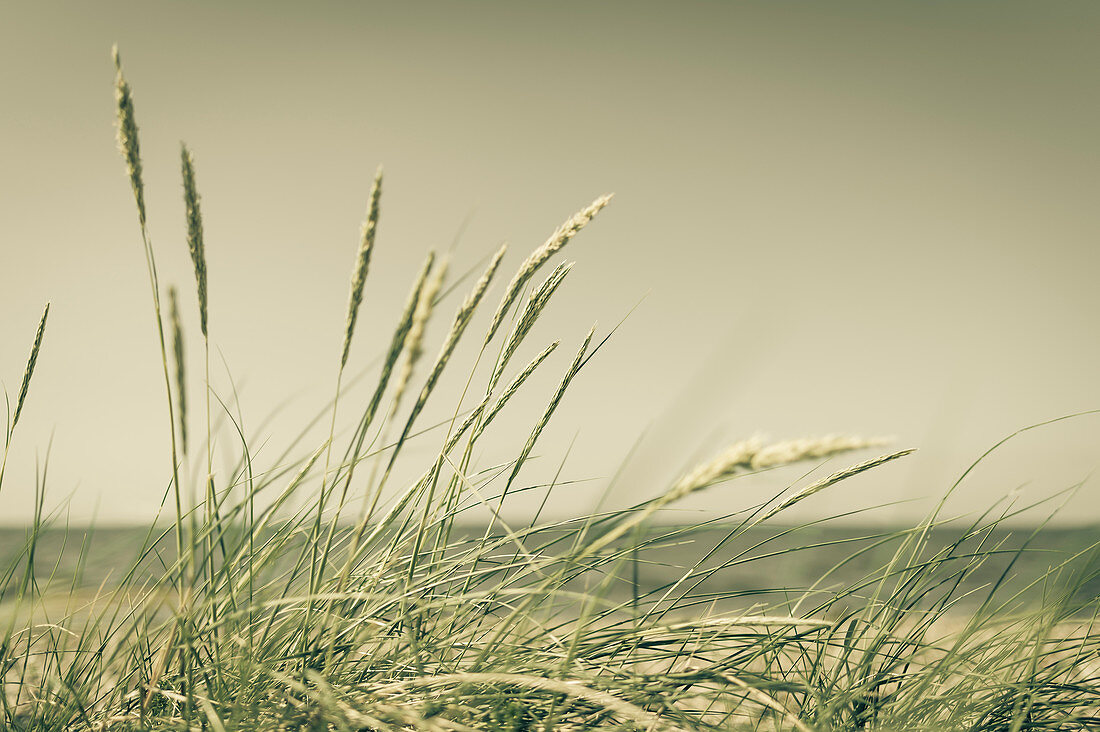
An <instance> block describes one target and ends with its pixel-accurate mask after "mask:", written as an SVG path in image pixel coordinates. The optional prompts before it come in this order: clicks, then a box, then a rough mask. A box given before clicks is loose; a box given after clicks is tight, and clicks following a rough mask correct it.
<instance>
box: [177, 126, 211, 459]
mask: <svg viewBox="0 0 1100 732" xmlns="http://www.w3.org/2000/svg"><path fill="white" fill-rule="evenodd" d="M180 168H181V170H182V173H183V202H184V204H185V205H186V208H187V248H188V250H189V251H190V252H191V263H192V264H193V265H194V266H195V285H196V287H197V289H198V295H199V327H200V328H201V330H202V335H203V338H205V337H206V336H207V331H206V322H207V295H206V246H205V244H204V243H203V238H202V211H201V210H200V209H199V191H198V188H197V187H196V186H195V159H194V157H192V155H191V152H190V151H189V150H188V149H187V146H186V145H180ZM184 452H186V450H185V451H184Z"/></svg>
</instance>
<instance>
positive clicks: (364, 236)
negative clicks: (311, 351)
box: [340, 166, 382, 369]
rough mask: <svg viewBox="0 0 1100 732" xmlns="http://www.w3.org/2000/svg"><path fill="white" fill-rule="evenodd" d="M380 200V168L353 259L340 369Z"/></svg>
mask: <svg viewBox="0 0 1100 732" xmlns="http://www.w3.org/2000/svg"><path fill="white" fill-rule="evenodd" d="M381 198H382V166H378V170H377V172H375V174H374V182H373V183H372V184H371V188H370V201H369V202H368V204H367V218H366V219H365V220H364V221H363V228H362V230H361V232H360V238H359V253H358V254H357V255H356V259H355V272H354V273H353V274H352V278H351V294H350V296H349V297H348V317H347V321H346V324H345V327H344V349H343V352H342V353H341V355H340V368H341V369H342V368H344V365H345V364H347V362H348V353H349V352H350V350H351V337H352V336H353V335H354V334H355V321H356V319H357V318H358V317H359V305H360V304H361V303H362V302H363V285H364V284H365V283H366V281H367V271H368V270H369V269H370V256H371V252H372V251H373V250H374V236H375V233H376V232H377V230H378V213H379V202H380V200H381Z"/></svg>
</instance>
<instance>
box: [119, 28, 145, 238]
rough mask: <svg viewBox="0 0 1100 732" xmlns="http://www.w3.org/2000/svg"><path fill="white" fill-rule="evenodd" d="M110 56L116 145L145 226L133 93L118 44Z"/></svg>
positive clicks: (142, 185)
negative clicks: (113, 81) (116, 128)
mask: <svg viewBox="0 0 1100 732" xmlns="http://www.w3.org/2000/svg"><path fill="white" fill-rule="evenodd" d="M111 58H112V59H113V60H114V62H115V102H116V107H117V120H116V121H117V124H118V146H119V150H120V151H121V152H122V157H123V159H124V160H125V161H126V172H127V174H128V175H129V176H130V188H131V189H132V190H133V192H134V201H135V202H136V203H137V209H138V219H139V221H140V223H141V227H142V229H144V228H145V185H144V183H143V182H142V178H141V146H140V145H139V143H138V128H137V122H136V121H135V119H134V95H133V92H132V91H131V89H130V85H129V84H128V83H127V82H126V78H125V77H124V76H123V75H122V59H121V58H120V57H119V55H118V46H114V47H113V48H112V49H111Z"/></svg>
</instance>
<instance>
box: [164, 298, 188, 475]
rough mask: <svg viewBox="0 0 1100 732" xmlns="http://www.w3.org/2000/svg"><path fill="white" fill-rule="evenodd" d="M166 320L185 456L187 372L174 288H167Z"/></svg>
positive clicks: (178, 309)
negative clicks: (174, 366)
mask: <svg viewBox="0 0 1100 732" xmlns="http://www.w3.org/2000/svg"><path fill="white" fill-rule="evenodd" d="M168 319H169V320H170V321H171V323H172V355H173V356H174V357H175V361H176V396H177V397H178V400H177V401H178V402H179V422H180V443H181V445H182V447H183V454H184V455H186V454H187V370H186V367H185V361H184V354H183V326H182V325H181V323H180V308H179V297H178V293H177V292H176V288H175V287H169V288H168Z"/></svg>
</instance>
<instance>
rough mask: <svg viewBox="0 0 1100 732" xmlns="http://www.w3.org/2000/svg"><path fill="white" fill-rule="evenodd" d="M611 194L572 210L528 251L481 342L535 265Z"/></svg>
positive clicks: (488, 336)
mask: <svg viewBox="0 0 1100 732" xmlns="http://www.w3.org/2000/svg"><path fill="white" fill-rule="evenodd" d="M611 195H612V194H607V195H604V196H600V197H599V198H597V199H596V200H595V201H593V202H592V203H591V204H589V205H588V207H587V208H585V209H584V210H582V211H580V212H579V213H576V214H574V215H573V217H572V218H570V219H569V220H568V221H566V222H565V223H564V224H562V225H561V226H559V227H558V229H557V230H556V231H555V232H554V233H553V234H551V235H550V238H549V239H547V240H546V242H545V243H544V244H543V245H542V246H541V247H539V248H538V249H536V250H535V251H534V252H532V253H531V255H530V256H529V257H527V259H525V260H524V262H523V264H521V265H520V268H519V270H518V271H517V272H516V275H515V277H513V278H512V281H511V282H509V283H508V289H506V290H505V291H504V297H503V298H501V300H500V305H498V306H497V311H496V312H495V313H494V314H493V320H492V323H491V324H490V325H489V330H488V332H487V333H486V334H485V342H486V343H488V342H489V341H491V340H492V339H493V336H494V335H496V332H497V329H498V328H499V327H500V324H501V322H503V320H504V316H505V315H506V314H507V313H508V309H509V308H511V307H512V303H514V302H515V301H516V298H517V297H519V293H520V290H522V289H523V286H524V285H525V284H527V281H528V280H529V279H531V277H533V276H534V274H535V272H537V271H538V269H539V267H541V266H542V265H543V264H545V263H546V260H548V259H550V257H552V256H554V255H555V254H557V253H558V252H559V251H560V250H561V248H562V247H564V246H565V245H566V244H568V243H569V240H570V239H572V238H573V237H574V236H575V235H576V234H577V232H579V231H580V230H581V229H583V228H584V227H585V224H587V223H588V222H589V221H591V220H592V218H593V217H594V216H595V215H596V214H598V213H599V212H600V210H601V209H602V208H603V207H604V206H606V205H607V204H608V202H609V201H611Z"/></svg>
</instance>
